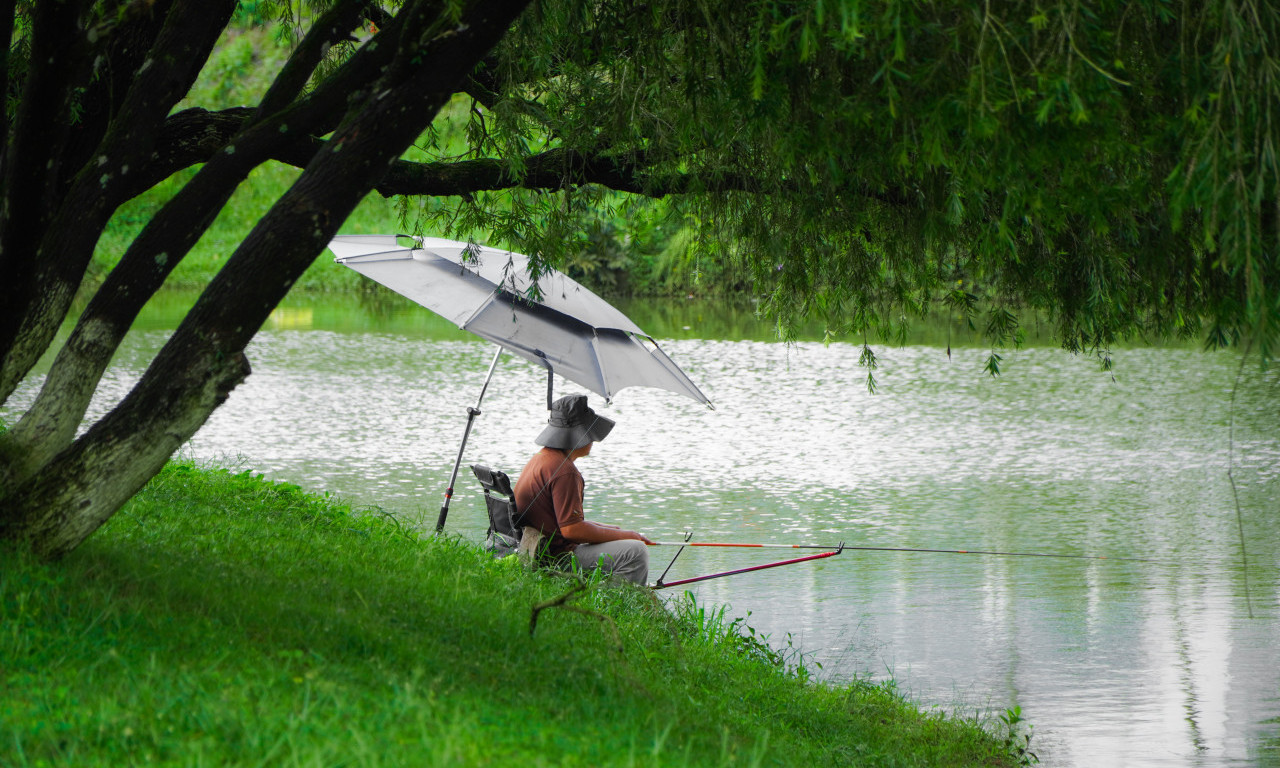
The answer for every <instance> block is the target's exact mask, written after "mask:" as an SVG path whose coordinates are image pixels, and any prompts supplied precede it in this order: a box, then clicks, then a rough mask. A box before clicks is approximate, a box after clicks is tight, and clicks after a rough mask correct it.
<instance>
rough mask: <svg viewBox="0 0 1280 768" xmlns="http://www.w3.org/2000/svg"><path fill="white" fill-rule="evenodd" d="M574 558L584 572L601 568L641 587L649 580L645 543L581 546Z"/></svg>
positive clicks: (647, 548) (629, 541)
mask: <svg viewBox="0 0 1280 768" xmlns="http://www.w3.org/2000/svg"><path fill="white" fill-rule="evenodd" d="M573 557H574V559H575V560H577V561H578V566H579V567H580V568H582V570H584V571H588V572H590V571H594V570H595V569H596V568H601V569H603V571H604V572H605V573H607V574H611V575H613V576H617V577H618V578H621V579H626V580H627V581H631V582H634V583H636V584H639V585H641V586H644V583H645V582H646V581H648V580H649V546H648V545H647V544H645V543H644V542H643V541H636V540H635V539H623V540H621V541H606V542H604V543H602V544H579V545H578V546H577V548H575V549H574V550H573Z"/></svg>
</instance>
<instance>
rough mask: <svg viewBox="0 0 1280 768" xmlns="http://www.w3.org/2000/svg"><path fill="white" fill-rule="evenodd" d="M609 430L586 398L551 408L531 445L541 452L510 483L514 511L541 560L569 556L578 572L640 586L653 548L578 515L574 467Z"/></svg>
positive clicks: (581, 485)
mask: <svg viewBox="0 0 1280 768" xmlns="http://www.w3.org/2000/svg"><path fill="white" fill-rule="evenodd" d="M613 425H614V422H613V421H612V420H611V419H607V418H605V417H603V416H600V415H598V414H597V413H596V412H595V411H593V410H591V408H590V407H588V406H587V396H586V395H567V396H565V397H562V398H560V399H559V400H556V401H555V402H554V403H552V404H551V413H550V415H549V416H548V418H547V426H546V427H545V428H544V429H543V430H542V433H541V434H539V435H538V437H537V438H536V439H535V440H534V442H536V443H537V444H538V445H541V446H543V448H542V450H541V451H538V452H537V453H535V454H534V455H533V458H531V459H529V463H528V464H525V467H524V470H522V471H521V472H520V478H519V480H517V481H516V487H515V495H516V507H517V508H518V509H520V510H521V511H522V512H523V514H524V524H525V525H527V526H532V527H534V528H537V529H538V530H539V531H541V532H542V535H543V536H544V537H545V540H544V542H543V544H542V546H543V547H545V548H546V550H545V551H546V555H548V556H550V557H552V558H555V557H558V556H562V555H571V556H572V557H573V558H574V560H575V561H576V562H577V564H578V566H579V567H581V568H582V570H584V571H592V570H595V569H597V568H600V569H603V572H604V573H606V574H612V575H615V576H618V577H620V578H623V579H626V580H628V581H631V582H634V583H636V584H641V585H643V584H644V583H645V582H646V581H647V580H648V578H649V551H648V548H647V546H646V545H648V544H652V543H653V542H651V541H649V539H647V538H645V537H644V535H643V534H639V533H636V532H635V531H627V530H623V529H622V528H619V527H617V526H615V525H606V524H603V523H594V522H591V521H589V520H587V519H586V516H585V515H584V513H583V510H582V499H583V492H584V490H585V481H584V480H583V479H582V473H581V472H579V471H578V468H577V467H576V466H574V462H575V461H577V460H578V459H580V458H582V457H584V456H588V455H590V454H591V446H592V445H594V444H595V443H596V442H599V441H600V440H603V439H604V438H605V436H606V435H608V434H609V431H610V430H612V429H613Z"/></svg>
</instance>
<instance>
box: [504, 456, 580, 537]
mask: <svg viewBox="0 0 1280 768" xmlns="http://www.w3.org/2000/svg"><path fill="white" fill-rule="evenodd" d="M583 486H584V483H583V480H582V473H581V472H579V471H578V468H577V467H575V466H574V465H573V462H571V461H569V460H568V457H567V456H566V455H565V452H564V451H558V450H556V449H554V448H543V449H542V450H541V451H538V452H537V453H535V454H534V455H533V458H531V459H529V463H528V464H525V465H524V469H523V470H522V471H521V472H520V477H519V479H517V480H516V488H515V490H516V509H518V510H520V511H521V512H522V513H523V514H524V524H525V525H530V526H533V527H534V528H537V529H538V530H539V531H542V535H543V536H546V537H548V538H549V539H550V544H549V548H548V550H547V554H549V555H551V556H552V557H554V556H556V555H561V554H564V553H566V552H572V551H573V550H574V548H575V547H577V546H578V545H577V544H575V543H574V542H572V541H569V540H567V539H565V538H564V537H563V536H561V535H560V528H561V526H565V525H573V524H574V523H580V522H582V521H583V520H584V519H585V518H584V516H583V513H582V493H583Z"/></svg>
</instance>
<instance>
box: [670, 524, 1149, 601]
mask: <svg viewBox="0 0 1280 768" xmlns="http://www.w3.org/2000/svg"><path fill="white" fill-rule="evenodd" d="M692 537H693V534H692V533H686V534H685V540H684V541H683V542H671V541H655V542H652V544H653V545H654V546H659V547H661V546H669V547H670V546H678V547H680V549H679V550H677V551H676V554H675V557H672V558H671V562H670V563H668V564H667V568H666V570H664V571H663V572H662V576H659V577H658V581H657V583H656V584H654V586H653V588H654V589H666V588H667V587H674V586H678V585H680V584H692V583H694V582H698V581H706V580H707V579H718V578H721V577H724V576H734V575H736V574H739V573H750V572H751V571H762V570H764V569H766V568H777V567H778V566H781V565H792V564H794V563H805V562H809V561H810V560H821V559H823V558H826V557H834V556H835V555H838V554H840V553H841V552H843V551H845V550H846V549H849V550H857V551H862V552H921V553H930V554H948V555H997V556H1001V557H1061V558H1071V559H1076V560H1115V561H1124V562H1137V563H1149V562H1152V561H1151V560H1148V559H1147V558H1142V557H1107V556H1106V555H1076V554H1069V553H1061V552H999V551H995V550H982V549H926V548H922V547H851V546H847V545H846V544H845V543H844V542H843V541H842V542H840V543H839V544H837V545H835V546H831V545H829V544H747V543H739V542H720V541H689V539H691V538H692ZM685 547H732V548H741V549H826V550H831V551H829V552H824V553H822V554H820V555H809V556H807V557H797V558H793V559H791V560H780V561H778V562H774V563H765V564H763V565H755V566H751V567H749V568H738V569H736V570H732V571H721V572H719V573H711V574H707V575H706V576H695V577H694V578H691V579H681V580H679V581H663V579H664V578H665V577H666V575H667V572H668V571H670V570H671V566H672V565H675V562H676V558H678V557H680V553H681V552H683V551H684V548H685Z"/></svg>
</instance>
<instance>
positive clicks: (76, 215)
mask: <svg viewBox="0 0 1280 768" xmlns="http://www.w3.org/2000/svg"><path fill="white" fill-rule="evenodd" d="M50 5H52V3H51V4H50ZM235 6H236V3H235V0H218V2H216V3H214V2H207V0H178V1H177V2H176V3H175V4H174V6H173V9H172V11H171V12H170V14H169V16H168V18H167V19H166V21H165V24H164V26H163V28H162V30H161V32H160V34H159V35H158V36H157V38H156V41H155V44H154V45H153V46H152V48H151V51H150V53H149V56H148V58H147V60H146V61H145V62H144V64H143V66H141V67H140V68H139V71H138V73H137V74H136V76H135V77H134V79H133V83H132V86H131V87H130V89H129V93H128V95H127V96H126V97H125V99H124V103H123V104H122V106H121V108H120V110H119V112H118V113H117V114H116V116H115V119H114V120H113V121H112V123H111V125H110V126H109V127H108V129H107V131H106V135H105V136H104V138H103V140H102V143H101V144H100V145H99V147H98V149H97V150H96V151H95V152H93V153H92V154H93V155H94V159H91V160H90V161H89V162H88V163H86V164H85V166H84V167H83V168H81V169H80V170H79V172H78V173H77V174H76V176H75V179H74V181H73V182H72V183H71V186H70V188H69V190H68V191H67V193H66V195H65V197H63V199H61V200H60V201H58V205H57V212H56V213H55V214H54V215H52V216H50V217H37V216H28V217H23V216H22V215H21V209H20V210H19V215H18V217H17V218H14V219H10V220H5V221H4V222H3V223H0V227H2V228H0V237H2V238H3V240H2V241H0V247H2V248H3V250H0V258H3V260H4V261H3V262H2V263H4V264H6V265H7V266H15V265H16V264H17V263H21V267H20V268H16V267H15V274H14V275H13V281H12V283H11V287H10V288H9V290H7V291H5V292H4V293H3V294H0V298H3V299H4V300H5V301H4V304H5V306H6V310H7V311H6V312H5V313H4V314H3V316H0V321H2V324H0V402H3V401H4V400H5V399H7V398H8V396H9V395H10V394H11V393H12V392H13V389H14V387H16V386H17V384H18V382H19V381H21V380H22V378H23V377H24V376H26V374H27V372H28V371H30V370H31V366H32V365H34V364H35V362H36V360H38V359H39V358H40V355H41V354H43V353H44V351H45V350H46V349H47V348H48V346H49V343H50V341H51V340H52V339H53V335H54V334H55V333H56V332H57V329H58V327H59V325H60V324H61V322H62V320H63V318H65V317H66V313H67V310H68V308H69V307H70V305H71V299H72V297H73V296H74V295H75V291H76V289H77V288H78V287H79V285H80V280H81V279H82V278H83V276H84V272H85V269H86V268H87V266H88V264H89V260H90V258H91V257H92V255H93V247H94V245H95V244H96V243H97V240H98V237H99V235H101V233H102V230H103V228H104V227H105V226H106V222H107V220H108V219H109V218H110V216H111V214H112V213H113V212H114V211H115V209H116V208H117V207H118V206H119V205H120V204H121V203H123V202H124V201H125V200H127V199H128V196H129V190H131V189H132V188H133V187H132V184H131V183H130V182H129V181H128V176H129V172H130V171H131V170H134V171H136V170H137V169H139V168H141V167H142V166H143V165H144V164H145V163H146V162H147V160H148V159H149V157H150V155H151V152H152V150H153V147H154V145H155V140H156V137H157V135H158V134H159V132H160V129H161V127H162V126H163V125H164V122H165V117H166V115H167V114H168V113H169V111H170V110H171V109H172V107H173V105H174V104H176V103H177V102H178V100H179V99H181V98H182V97H183V96H184V95H185V94H186V93H187V91H188V90H189V89H190V87H191V83H192V82H194V80H195V78H196V75H198V74H199V71H200V65H201V63H202V62H204V61H205V60H206V59H207V58H208V57H209V53H210V51H212V49H213V46H214V44H215V43H216V42H217V39H218V36H219V32H220V31H221V29H222V28H223V27H224V26H225V25H226V23H227V21H228V20H229V19H230V18H231V13H232V11H234V10H235ZM62 45H63V47H72V48H74V47H75V45H71V46H67V45H66V41H63V42H62ZM72 82H75V81H74V80H73V81H72ZM34 122H35V128H27V129H25V130H28V131H29V130H34V129H38V128H39V126H40V125H41V123H40V121H34ZM19 132H20V133H22V134H23V135H25V132H24V129H23V127H21V126H19ZM33 140H34V139H33ZM16 145H18V146H20V143H17V144H16ZM11 149H13V148H12V147H11ZM11 154H12V153H11ZM39 155H40V156H41V157H46V156H48V155H47V153H45V152H42V153H39ZM45 172H46V174H47V176H46V177H45V178H44V179H43V181H42V182H40V183H36V186H31V184H32V183H33V179H31V178H27V177H25V176H23V175H21V174H19V175H18V176H16V177H15V178H14V179H13V180H10V179H8V178H6V186H5V189H4V194H5V197H4V202H5V205H6V206H20V205H21V201H22V200H23V199H25V198H27V197H33V196H34V195H32V191H33V190H34V189H49V188H50V185H51V183H52V182H53V181H54V180H55V179H56V178H57V176H58V174H57V172H56V164H55V165H54V170H46V171H45ZM45 222H47V225H46V224H45ZM33 241H34V242H33ZM37 243H38V244H37ZM28 249H29V250H28Z"/></svg>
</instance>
